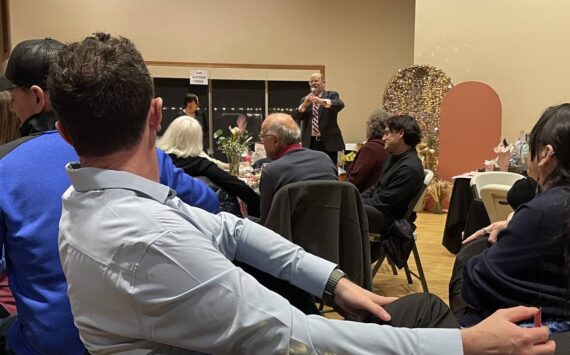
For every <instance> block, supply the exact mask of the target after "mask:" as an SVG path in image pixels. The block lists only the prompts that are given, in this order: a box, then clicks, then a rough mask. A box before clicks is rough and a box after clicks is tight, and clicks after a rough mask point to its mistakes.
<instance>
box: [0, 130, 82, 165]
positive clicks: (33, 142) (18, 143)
mask: <svg viewBox="0 0 570 355" xmlns="http://www.w3.org/2000/svg"><path fill="white" fill-rule="evenodd" d="M46 148H58V149H59V148H62V149H66V150H68V151H70V152H71V151H73V148H72V147H71V146H70V145H69V144H67V143H66V142H65V141H64V140H63V139H62V138H61V137H60V135H59V133H58V132H57V131H46V132H40V133H35V134H31V135H29V136H25V137H21V138H18V139H16V140H14V141H12V142H9V143H6V144H4V145H2V146H0V160H1V159H3V158H4V157H7V156H12V155H14V156H19V155H20V154H28V153H29V152H30V150H32V151H36V152H37V153H40V154H48V153H47V152H46V151H45V149H46ZM18 159H19V158H18Z"/></svg>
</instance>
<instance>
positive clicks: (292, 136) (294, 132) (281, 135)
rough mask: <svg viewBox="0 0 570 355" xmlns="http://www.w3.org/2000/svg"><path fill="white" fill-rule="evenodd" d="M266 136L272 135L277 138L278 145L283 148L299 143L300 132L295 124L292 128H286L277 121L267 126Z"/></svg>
mask: <svg viewBox="0 0 570 355" xmlns="http://www.w3.org/2000/svg"><path fill="white" fill-rule="evenodd" d="M267 134H274V135H275V136H277V138H278V139H279V143H280V144H281V145H282V146H283V147H286V146H289V145H291V144H297V143H300V142H301V130H300V129H299V126H297V125H296V124H295V125H293V126H287V125H284V124H282V123H281V122H279V121H275V122H273V123H271V124H269V125H268V127H267Z"/></svg>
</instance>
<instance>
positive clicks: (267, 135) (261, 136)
mask: <svg viewBox="0 0 570 355" xmlns="http://www.w3.org/2000/svg"><path fill="white" fill-rule="evenodd" d="M271 136H273V137H275V135H274V134H271V133H268V134H260V135H259V138H260V139H262V140H263V139H265V138H266V137H271Z"/></svg>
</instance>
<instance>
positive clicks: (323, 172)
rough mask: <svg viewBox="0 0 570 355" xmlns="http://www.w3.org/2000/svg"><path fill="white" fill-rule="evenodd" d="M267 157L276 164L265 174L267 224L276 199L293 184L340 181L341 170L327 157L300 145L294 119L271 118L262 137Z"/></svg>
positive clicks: (262, 186)
mask: <svg viewBox="0 0 570 355" xmlns="http://www.w3.org/2000/svg"><path fill="white" fill-rule="evenodd" d="M259 136H260V137H261V139H262V141H263V145H264V146H265V151H266V152H267V157H268V158H270V159H272V160H273V161H272V162H271V163H269V164H268V165H267V166H266V167H265V168H263V171H262V173H261V179H260V181H259V192H260V195H261V211H260V214H261V216H260V217H261V223H262V224H263V222H265V219H266V218H267V214H268V213H269V209H270V208H271V203H272V202H273V196H274V195H275V193H277V191H278V190H279V189H280V188H281V187H283V186H285V185H287V184H291V183H293V182H297V181H307V180H337V179H338V176H337V168H336V166H335V165H334V164H333V163H332V162H331V161H330V159H328V158H327V155H326V154H323V153H322V152H317V151H314V150H310V149H306V148H303V147H302V146H301V144H299V142H300V140H301V131H300V130H299V127H298V126H297V125H296V124H295V121H293V118H291V116H289V115H287V114H284V113H275V114H272V115H269V116H267V118H266V119H265V120H264V121H263V124H262V125H261V134H260V135H259Z"/></svg>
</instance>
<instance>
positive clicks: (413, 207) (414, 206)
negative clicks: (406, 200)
mask: <svg viewBox="0 0 570 355" xmlns="http://www.w3.org/2000/svg"><path fill="white" fill-rule="evenodd" d="M424 171H425V174H426V175H425V177H424V183H423V185H422V187H421V188H420V191H419V192H418V194H417V195H416V197H414V198H413V199H412V201H410V205H409V207H408V211H406V214H405V215H404V218H406V219H408V218H409V217H410V216H411V214H412V213H413V212H420V211H421V210H422V208H423V201H424V198H425V195H426V193H427V187H428V185H429V184H430V183H431V181H432V180H433V171H431V170H428V169H425V170H424ZM371 236H372V237H373V238H374V239H376V240H377V239H379V237H380V236H379V235H378V234H374V233H371ZM416 240H417V231H414V245H413V248H412V254H413V255H414V261H415V263H416V266H417V269H418V273H417V274H416V273H415V272H413V271H411V270H410V268H409V267H408V263H407V262H406V264H405V265H404V271H405V273H406V279H407V281H408V283H409V284H411V283H413V281H412V276H414V277H415V278H417V279H418V280H420V283H421V285H422V289H423V290H424V292H428V286H427V281H426V277H425V274H424V269H423V266H422V262H421V260H420V254H419V252H418V248H417V245H416ZM386 258H388V256H387V255H386V253H385V252H382V253H381V254H380V257H379V258H378V260H377V261H376V263H375V264H374V267H373V269H372V278H374V276H376V273H377V272H378V270H379V269H380V266H381V265H382V262H384V259H386ZM388 262H389V263H390V264H391V266H392V272H393V273H394V275H397V271H396V268H395V266H394V264H393V263H392V262H390V260H389V258H388Z"/></svg>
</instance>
